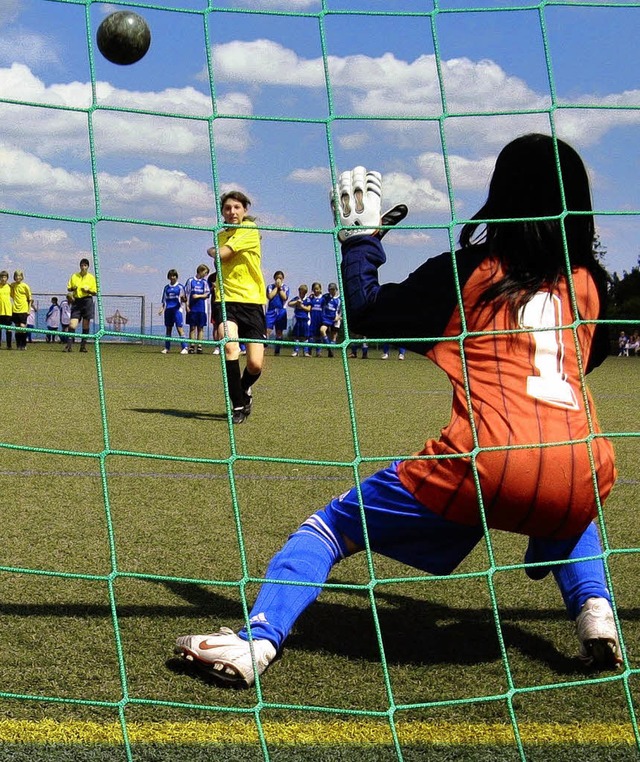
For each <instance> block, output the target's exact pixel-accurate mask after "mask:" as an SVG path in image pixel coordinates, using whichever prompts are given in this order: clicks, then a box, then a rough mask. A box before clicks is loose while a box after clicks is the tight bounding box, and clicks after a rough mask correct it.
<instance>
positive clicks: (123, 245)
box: [115, 235, 152, 251]
mask: <svg viewBox="0 0 640 762" xmlns="http://www.w3.org/2000/svg"><path fill="white" fill-rule="evenodd" d="M115 246H116V247H117V248H118V249H127V250H129V251H147V250H148V249H151V248H152V245H151V243H150V241H143V240H142V239H141V238H138V237H137V236H135V235H134V236H132V237H131V238H122V239H120V240H118V241H116V242H115Z"/></svg>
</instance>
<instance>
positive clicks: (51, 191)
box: [0, 144, 92, 212]
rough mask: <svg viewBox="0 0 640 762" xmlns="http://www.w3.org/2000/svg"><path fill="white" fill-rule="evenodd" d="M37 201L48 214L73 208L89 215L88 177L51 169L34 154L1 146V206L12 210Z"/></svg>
mask: <svg viewBox="0 0 640 762" xmlns="http://www.w3.org/2000/svg"><path fill="white" fill-rule="evenodd" d="M36 199H37V202H38V203H39V205H41V206H42V207H44V208H47V209H50V210H51V211H59V210H60V209H66V210H69V209H71V208H72V209H76V210H82V211H84V212H88V211H89V210H90V204H91V202H92V182H91V177H90V176H88V175H83V174H81V173H80V172H70V171H68V170H66V169H63V168H61V167H54V166H52V165H50V164H47V163H46V162H44V161H42V160H41V159H40V158H38V157H37V156H34V155H33V154H29V153H27V152H25V151H22V150H20V149H16V148H12V147H8V146H5V145H2V144H0V204H2V206H6V207H9V208H11V207H14V206H19V205H20V202H22V201H24V202H27V203H32V202H33V201H34V200H36Z"/></svg>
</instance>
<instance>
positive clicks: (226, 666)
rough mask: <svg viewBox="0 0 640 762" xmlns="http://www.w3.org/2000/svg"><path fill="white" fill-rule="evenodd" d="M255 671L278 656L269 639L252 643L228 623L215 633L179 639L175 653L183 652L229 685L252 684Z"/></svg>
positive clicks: (262, 668) (248, 686)
mask: <svg viewBox="0 0 640 762" xmlns="http://www.w3.org/2000/svg"><path fill="white" fill-rule="evenodd" d="M252 647H253V656H254V657H255V672H257V673H258V674H259V675H261V674H262V673H263V672H264V671H265V669H266V668H267V667H268V666H269V664H271V662H272V661H273V660H274V659H275V657H276V649H275V647H274V645H273V644H272V643H271V641H269V640H254V641H252V643H249V642H248V641H246V640H242V638H240V637H238V635H236V633H235V632H234V631H233V630H231V629H229V628H228V627H222V628H220V630H219V631H218V632H214V633H212V634H211V635H183V636H182V637H181V638H178V639H177V640H176V646H175V653H177V654H182V656H183V657H184V658H185V659H187V660H188V661H192V662H193V663H194V664H196V665H197V666H198V667H200V668H201V669H204V670H205V671H206V672H207V673H208V674H210V675H211V676H212V677H214V678H215V679H216V680H219V681H220V682H221V683H225V684H226V685H235V686H240V687H242V686H244V687H247V688H250V687H251V686H252V685H253V684H254V682H255V672H254V661H253V659H252V654H251V649H252Z"/></svg>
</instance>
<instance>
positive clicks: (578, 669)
mask: <svg viewBox="0 0 640 762" xmlns="http://www.w3.org/2000/svg"><path fill="white" fill-rule="evenodd" d="M149 581H151V582H154V583H155V584H159V585H163V586H165V587H166V588H167V589H169V590H170V591H171V592H172V593H173V594H175V595H178V596H180V597H181V598H182V599H183V600H184V601H185V604H187V605H185V606H181V605H169V606H158V605H155V606H149V605H144V604H142V603H141V604H140V605H137V604H136V605H131V604H129V605H124V606H118V607H117V613H118V618H119V619H122V620H124V619H150V620H157V619H158V618H171V619H174V620H175V619H180V618H183V617H184V618H186V619H192V618H193V616H194V607H195V608H197V609H201V610H202V612H203V613H204V614H206V616H207V617H211V618H212V619H213V620H214V621H215V622H216V627H217V626H222V625H224V624H228V623H231V624H233V623H236V622H238V621H239V620H241V619H242V616H243V614H242V607H241V603H240V601H238V600H237V599H234V598H229V597H227V596H226V595H224V594H223V593H218V592H216V591H215V590H214V589H212V588H210V587H205V586H203V585H200V584H193V583H191V584H190V583H184V582H178V581H175V582H173V581H170V580H149ZM351 594H352V595H353V596H356V597H358V598H359V599H360V600H358V601H357V605H354V606H350V605H344V604H340V603H334V602H330V601H323V600H322V599H320V600H319V601H318V602H317V603H315V604H314V605H312V606H311V607H310V608H309V609H308V610H307V611H306V612H305V613H304V614H303V615H302V616H301V617H300V619H299V620H298V622H297V624H296V627H295V630H294V632H293V633H292V635H291V636H290V637H289V638H288V639H287V642H286V648H287V649H290V650H299V651H308V652H318V651H328V652H330V653H334V654H336V655H338V656H343V657H347V658H351V659H366V660H369V661H371V662H379V661H380V651H379V648H378V640H377V636H376V630H375V625H374V620H373V616H372V613H371V610H370V608H369V607H367V606H364V607H363V606H362V599H363V598H365V597H366V593H360V592H357V591H356V592H353V593H351ZM376 599H377V601H378V603H379V604H380V605H379V606H378V608H377V614H378V622H379V627H380V632H381V635H382V641H383V644H384V649H385V657H386V660H387V661H388V662H389V663H390V664H394V665H411V664H422V665H427V664H431V665H437V664H449V665H461V666H463V665H474V664H478V663H480V662H495V661H497V660H499V659H500V658H501V653H500V648H499V643H498V637H497V633H496V629H495V624H494V619H493V614H492V612H491V611H490V610H489V609H485V608H465V609H460V608H454V607H449V606H443V605H442V604H432V603H430V602H429V601H426V600H423V599H419V598H413V597H410V596H403V595H397V594H388V593H384V592H381V593H376ZM1 615H5V616H21V617H29V616H37V617H56V616H64V617H81V618H105V619H107V618H111V616H112V612H111V609H110V607H109V606H108V605H92V604H88V605H87V604H74V603H70V604H60V603H52V604H35V605H29V604H19V603H11V604H0V616H1ZM619 615H620V618H621V619H622V620H623V623H624V622H625V621H626V622H629V621H630V620H632V621H638V620H639V619H640V609H638V608H633V609H619ZM500 619H501V626H502V634H503V638H504V641H505V643H506V644H507V647H508V648H509V649H515V650H517V651H519V652H520V653H521V654H522V655H524V656H526V657H529V658H531V659H532V660H534V661H538V662H544V663H546V664H547V666H548V667H549V668H551V669H552V670H554V671H555V672H556V673H558V674H565V675H572V674H577V675H578V674H579V675H583V676H584V673H585V668H584V665H582V664H581V663H580V662H579V661H578V659H577V658H576V657H568V656H566V655H563V654H562V653H560V652H559V651H558V650H557V648H556V647H555V645H554V642H553V641H552V640H551V639H549V638H547V637H543V636H542V635H540V634H536V633H533V632H531V631H530V629H527V626H526V625H527V623H532V622H547V623H557V622H563V623H565V624H566V626H567V627H571V626H572V625H571V623H570V622H569V621H567V619H566V614H565V612H564V611H563V610H561V609H557V610H548V609H547V610H545V609H528V608H509V607H503V608H501V610H500ZM623 626H624V624H623ZM170 661H171V662H172V665H173V666H171V668H172V669H173V667H176V668H178V667H177V663H178V662H179V663H180V664H182V667H180V670H181V671H182V670H184V662H183V661H182V660H177V662H176V664H173V660H170ZM168 666H170V665H169V664H168ZM187 671H189V672H190V671H191V670H187Z"/></svg>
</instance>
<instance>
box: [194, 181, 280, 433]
mask: <svg viewBox="0 0 640 762" xmlns="http://www.w3.org/2000/svg"><path fill="white" fill-rule="evenodd" d="M250 206H251V201H250V199H249V198H248V197H247V196H245V194H244V193H242V192H241V191H230V192H228V193H225V194H224V195H223V196H222V197H221V199H220V211H221V212H222V218H223V220H224V221H225V223H226V224H227V225H229V227H226V228H224V230H221V231H220V232H219V233H218V240H217V246H212V247H211V248H210V249H208V250H207V254H208V255H209V256H210V257H213V258H214V259H215V257H216V251H217V254H218V257H219V258H220V264H221V268H220V271H219V272H218V277H217V279H216V283H215V301H214V304H213V313H214V314H213V317H214V319H215V324H216V339H218V340H221V339H223V338H225V337H227V338H228V339H232V341H229V342H227V344H225V347H224V351H225V372H226V375H227V387H228V389H229V396H230V397H231V404H232V406H233V423H236V424H238V423H243V422H244V421H245V420H246V418H247V416H248V415H249V413H250V412H251V405H252V402H253V394H252V387H253V385H254V384H255V382H256V381H257V380H258V378H260V374H261V373H262V366H263V363H264V343H263V341H264V339H266V335H267V331H266V324H265V316H264V304H265V291H266V287H265V282H264V277H263V275H262V269H261V266H260V258H261V251H260V232H259V230H258V228H257V226H256V223H255V221H254V219H253V217H250V216H249V215H248V214H247V212H248V210H249V207H250ZM221 286H222V288H221ZM223 297H224V307H225V311H226V320H224V319H223V311H222V298H223ZM238 338H242V339H254V340H256V341H248V342H247V364H246V367H245V369H244V372H243V373H242V375H241V374H240V344H239V342H238V341H237V339H238Z"/></svg>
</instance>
